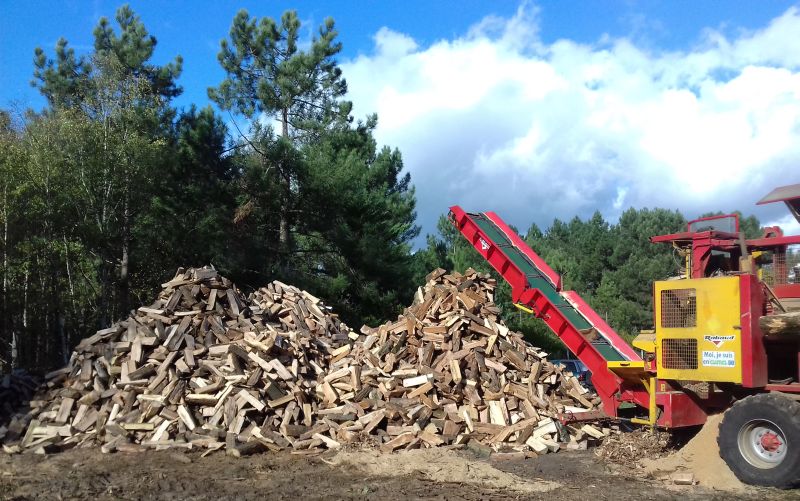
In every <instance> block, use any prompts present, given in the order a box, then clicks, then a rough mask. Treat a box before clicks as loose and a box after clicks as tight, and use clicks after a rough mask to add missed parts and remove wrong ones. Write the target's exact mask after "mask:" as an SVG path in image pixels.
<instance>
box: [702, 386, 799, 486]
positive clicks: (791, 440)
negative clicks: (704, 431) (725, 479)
mask: <svg viewBox="0 0 800 501" xmlns="http://www.w3.org/2000/svg"><path fill="white" fill-rule="evenodd" d="M717 444H718V445H719V454H720V456H722V459H724V460H725V462H726V463H727V464H728V467H730V469H731V471H733V473H734V474H735V475H736V476H737V477H738V478H739V480H741V481H742V482H744V483H746V484H751V485H764V486H769V487H778V488H780V489H791V488H792V487H800V403H798V402H794V401H792V400H790V399H789V398H787V397H784V396H782V395H778V394H774V393H761V394H758V395H753V396H750V397H747V398H744V399H742V400H739V401H737V402H736V403H735V404H733V406H732V407H731V408H730V409H728V411H727V412H725V414H724V416H723V418H722V423H721V424H720V426H719V436H718V437H717Z"/></svg>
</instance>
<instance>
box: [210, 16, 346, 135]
mask: <svg viewBox="0 0 800 501" xmlns="http://www.w3.org/2000/svg"><path fill="white" fill-rule="evenodd" d="M299 36H300V20H299V19H298V17H297V12H295V11H293V10H289V11H286V12H284V14H283V16H282V17H281V20H280V24H279V23H277V22H276V21H275V20H274V19H272V18H269V17H264V18H261V20H260V21H259V20H258V19H257V18H251V17H250V15H249V14H248V13H247V11H246V10H240V11H239V12H238V13H237V14H236V17H234V18H233V24H232V25H231V30H230V42H229V41H228V40H222V41H221V42H220V52H219V55H218V59H219V62H220V65H221V66H222V68H223V69H224V70H225V72H226V74H227V78H226V79H225V80H224V81H223V82H222V83H221V84H220V85H219V87H216V88H210V89H209V90H208V95H209V97H210V98H211V100H213V101H214V102H216V103H217V104H219V106H220V107H221V108H222V109H223V110H234V111H237V112H239V113H241V114H242V115H244V116H246V117H248V118H250V119H253V118H257V116H259V115H261V114H262V113H263V114H266V115H268V116H270V117H274V118H275V119H276V120H278V121H279V122H281V125H282V133H281V135H282V136H284V137H291V138H292V139H299V138H307V135H308V134H310V133H314V132H318V131H320V129H325V128H327V127H329V126H331V125H337V124H339V125H340V124H342V123H347V122H349V120H350V118H349V115H350V110H351V108H352V106H351V104H350V103H349V102H347V101H343V100H342V99H341V98H342V97H343V96H344V95H345V93H346V92H347V83H346V82H345V80H344V78H342V71H341V69H340V68H339V67H338V66H337V64H336V61H335V59H334V57H335V56H336V54H338V53H339V52H340V51H341V49H342V45H341V43H339V42H336V41H335V39H336V36H337V32H336V30H335V29H334V22H333V19H331V18H328V19H326V20H325V22H324V23H323V25H322V26H320V28H319V33H318V36H316V37H314V39H313V40H312V41H311V46H310V47H309V49H308V50H301V49H300V43H299ZM313 135H314V136H316V134H313Z"/></svg>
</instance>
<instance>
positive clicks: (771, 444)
mask: <svg viewBox="0 0 800 501" xmlns="http://www.w3.org/2000/svg"><path fill="white" fill-rule="evenodd" d="M781 445H783V442H781V439H780V437H778V435H776V434H774V433H771V432H766V433H764V434H763V435H762V436H761V448H762V449H764V450H765V451H767V452H777V451H778V449H779V448H780V446H781Z"/></svg>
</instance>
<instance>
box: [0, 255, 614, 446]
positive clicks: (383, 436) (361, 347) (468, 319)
mask: <svg viewBox="0 0 800 501" xmlns="http://www.w3.org/2000/svg"><path fill="white" fill-rule="evenodd" d="M162 285H163V290H162V292H161V293H160V294H159V296H158V299H157V300H156V301H155V303H154V304H152V305H150V306H148V307H142V308H139V309H138V310H137V311H136V312H134V314H132V315H131V316H130V317H129V318H127V319H125V320H123V321H121V322H118V323H116V324H114V325H113V326H111V327H110V328H107V329H103V330H100V331H98V332H97V333H96V334H94V335H93V336H91V337H89V338H87V339H84V340H83V341H82V342H81V343H80V344H79V345H78V346H77V348H76V349H75V351H74V352H73V354H72V357H71V359H70V363H69V364H68V365H67V367H65V368H63V369H61V370H58V371H54V372H52V373H50V374H48V375H47V376H46V378H45V380H46V383H45V384H44V385H43V387H42V388H41V390H40V391H39V393H38V394H37V395H36V396H34V397H33V399H31V401H30V404H29V410H28V412H26V413H24V414H18V415H16V416H15V417H14V418H13V419H12V420H11V421H10V422H9V424H8V426H7V428H6V429H5V430H4V431H5V435H6V436H5V444H4V446H3V447H4V449H5V450H6V452H11V453H13V452H22V451H32V452H38V453H45V452H49V451H55V450H62V449H65V448H70V447H91V446H95V447H100V448H101V450H102V451H104V452H111V451H114V450H120V451H126V450H139V449H142V448H155V449H164V448H184V449H197V448H200V449H205V450H206V453H210V452H211V451H215V450H218V449H225V450H226V452H227V453H228V454H231V455H235V456H238V455H242V454H248V453H251V452H255V451H260V450H280V449H291V450H292V451H293V452H294V453H297V454H314V453H318V452H320V451H322V450H324V449H326V448H339V447H341V446H342V445H344V444H349V443H362V442H370V443H374V444H376V445H378V446H379V447H380V448H381V450H383V451H393V450H396V449H399V448H406V449H408V448H414V447H430V446H438V445H443V444H455V445H458V444H467V443H469V444H471V446H473V447H481V448H483V449H486V450H494V451H499V452H514V453H518V454H543V453H546V452H548V451H556V450H558V449H559V448H561V447H566V448H585V447H586V445H587V443H588V442H592V441H597V440H599V439H602V438H603V436H604V434H607V433H608V430H602V429H600V428H598V427H595V426H592V425H584V426H579V425H575V426H573V425H567V426H563V425H561V424H560V422H558V421H557V420H556V419H554V418H555V416H556V415H557V414H558V413H562V412H572V413H575V414H577V413H580V412H584V411H586V410H591V409H594V408H595V407H596V406H597V405H599V399H597V397H596V396H594V395H593V394H591V393H590V392H588V391H587V390H586V389H585V388H583V387H582V386H581V385H580V384H579V383H578V380H577V379H576V378H575V377H574V376H573V375H572V374H570V373H569V372H567V371H566V370H565V369H563V367H561V366H556V365H553V364H552V363H550V362H548V361H547V359H546V357H547V354H546V353H544V352H542V351H541V350H539V349H537V348H535V347H533V346H531V345H529V344H528V343H526V342H525V341H524V340H523V339H522V336H521V334H519V333H516V332H512V331H510V330H509V329H508V328H507V327H506V326H505V325H504V324H503V323H502V322H501V321H500V319H499V317H498V316H499V313H500V310H499V308H498V307H497V306H496V305H495V304H494V302H493V301H494V288H495V283H494V281H493V280H492V279H490V278H489V277H488V276H486V275H481V274H479V273H477V272H475V271H472V270H469V271H468V272H467V273H466V274H465V275H460V274H457V273H453V274H447V273H446V272H445V271H444V270H436V271H434V272H433V273H431V274H430V275H429V276H428V277H427V283H426V284H425V286H424V287H421V288H420V289H419V290H418V291H417V294H416V297H415V301H414V304H413V305H412V306H411V307H409V308H408V309H406V311H405V312H404V313H403V314H402V315H401V316H399V317H398V319H397V320H396V321H394V322H390V323H387V324H384V325H382V326H380V327H377V328H370V327H366V326H364V327H362V329H361V333H356V332H353V331H352V330H351V329H350V328H348V327H347V325H345V324H344V323H342V322H341V321H340V320H339V319H338V317H336V315H335V314H333V313H331V311H330V310H329V308H327V307H326V306H325V305H324V304H323V303H322V301H320V300H319V299H318V298H316V297H314V296H312V295H311V294H309V293H307V292H305V291H302V290H300V289H297V288H295V287H292V286H289V285H286V284H283V283H281V282H277V281H275V282H273V283H271V284H270V285H268V286H267V287H264V288H261V289H259V290H258V291H256V292H255V293H253V294H251V295H250V296H249V297H247V298H245V297H244V296H243V295H242V294H241V293H240V292H239V291H238V289H236V287H235V286H234V285H233V284H232V283H231V282H230V281H229V280H227V279H225V278H223V277H221V276H220V275H219V274H218V273H217V272H216V270H214V269H212V268H201V269H189V270H183V269H180V270H178V273H177V274H176V276H175V278H173V279H172V280H170V281H169V282H167V283H165V284H162Z"/></svg>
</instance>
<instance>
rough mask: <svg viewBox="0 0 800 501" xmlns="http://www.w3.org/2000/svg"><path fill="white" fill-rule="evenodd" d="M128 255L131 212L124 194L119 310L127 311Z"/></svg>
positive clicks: (129, 251)
mask: <svg viewBox="0 0 800 501" xmlns="http://www.w3.org/2000/svg"><path fill="white" fill-rule="evenodd" d="M130 257H131V213H130V195H129V194H127V195H125V208H124V209H123V213H122V258H121V259H120V263H119V288H120V302H119V305H120V312H121V314H122V315H125V314H126V313H127V311H128V299H129V297H130Z"/></svg>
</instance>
